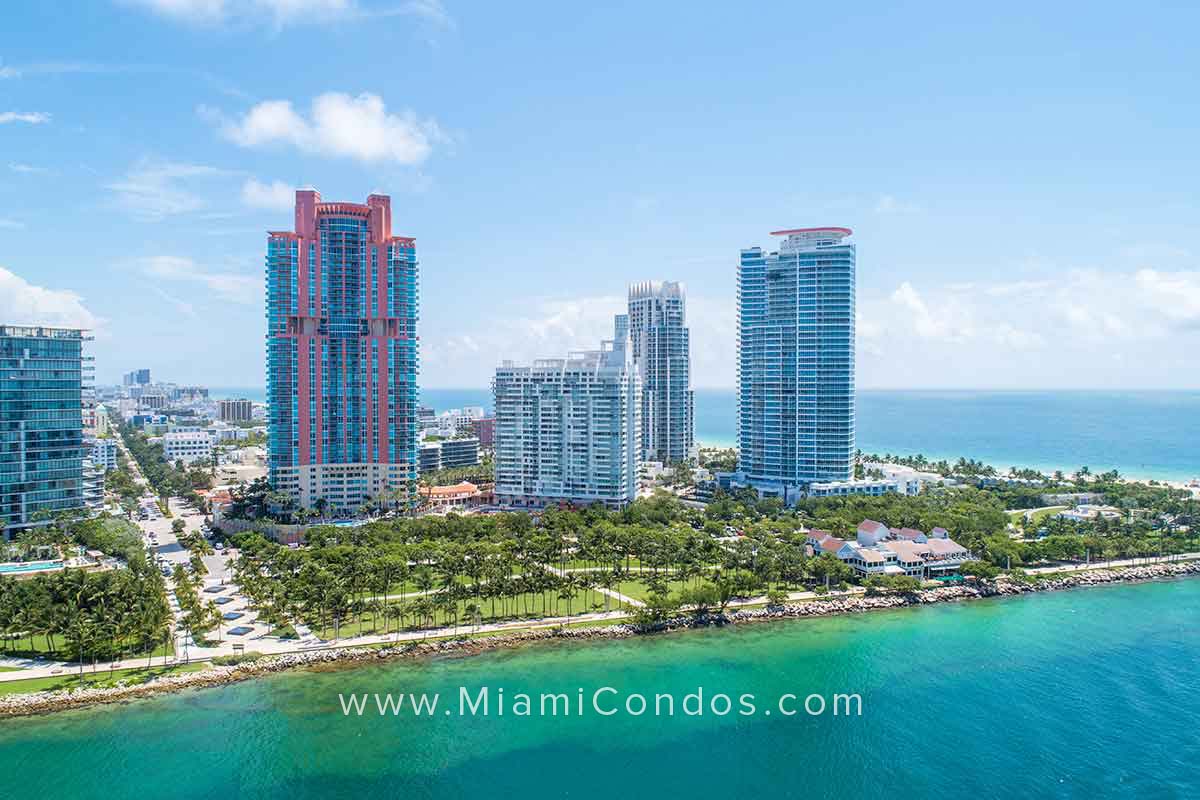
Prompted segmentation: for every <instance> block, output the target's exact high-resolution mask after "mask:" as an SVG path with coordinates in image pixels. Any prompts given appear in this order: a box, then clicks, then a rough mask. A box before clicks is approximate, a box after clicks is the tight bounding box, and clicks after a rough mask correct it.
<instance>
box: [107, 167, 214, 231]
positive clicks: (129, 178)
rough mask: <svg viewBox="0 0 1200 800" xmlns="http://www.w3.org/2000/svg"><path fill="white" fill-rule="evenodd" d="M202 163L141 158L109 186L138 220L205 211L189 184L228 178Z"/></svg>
mask: <svg viewBox="0 0 1200 800" xmlns="http://www.w3.org/2000/svg"><path fill="white" fill-rule="evenodd" d="M229 174H230V173H229V172H227V171H226V170H222V169H218V168H216V167H209V166H205V165H203V164H181V163H176V162H171V161H157V160H154V159H142V160H141V161H139V162H138V163H137V164H136V165H135V166H134V167H133V168H132V169H131V170H130V171H129V172H128V173H127V174H126V175H125V177H123V178H122V179H121V180H119V181H115V182H113V183H110V184H108V185H107V186H106V188H108V189H110V190H111V191H113V192H114V193H116V196H117V200H118V202H119V203H120V204H121V205H122V206H123V207H124V208H125V209H126V210H127V211H129V212H130V213H131V214H133V215H134V216H135V217H136V218H138V219H141V220H146V221H157V220H161V219H163V218H165V217H169V216H174V215H176V214H186V213H188V212H191V211H196V210H198V209H200V208H203V207H204V205H205V203H204V200H203V198H201V197H200V196H199V195H197V194H196V193H195V192H193V191H191V190H190V189H188V188H187V187H186V185H185V183H186V181H188V180H190V179H194V178H212V177H219V176H225V175H229Z"/></svg>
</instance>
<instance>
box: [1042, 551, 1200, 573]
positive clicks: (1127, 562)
mask: <svg viewBox="0 0 1200 800" xmlns="http://www.w3.org/2000/svg"><path fill="white" fill-rule="evenodd" d="M1198 559H1200V553H1181V554H1180V555H1177V556H1162V557H1159V556H1151V557H1148V558H1147V557H1141V558H1122V559H1118V560H1116V561H1092V562H1090V563H1087V564H1063V565H1062V566H1051V567H1032V568H1030V569H1027V570H1025V571H1026V572H1027V573H1029V574H1030V575H1044V574H1046V573H1050V572H1084V571H1086V570H1089V569H1109V568H1110V567H1111V568H1116V567H1144V566H1149V565H1150V564H1167V563H1170V562H1172V561H1196V560H1198Z"/></svg>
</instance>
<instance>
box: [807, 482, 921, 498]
mask: <svg viewBox="0 0 1200 800" xmlns="http://www.w3.org/2000/svg"><path fill="white" fill-rule="evenodd" d="M893 492H895V493H898V494H908V495H913V494H919V493H920V492H921V482H920V481H919V480H898V479H892V478H881V479H875V480H852V481H821V482H818V483H810V484H809V485H808V496H809V497H845V496H848V495H853V494H865V495H873V496H877V495H881V494H891V493H893Z"/></svg>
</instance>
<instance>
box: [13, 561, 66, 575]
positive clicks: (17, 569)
mask: <svg viewBox="0 0 1200 800" xmlns="http://www.w3.org/2000/svg"><path fill="white" fill-rule="evenodd" d="M62 565H63V562H61V561H34V562H33V563H30V564H0V575H21V574H23V573H26V572H44V571H45V570H48V569H62Z"/></svg>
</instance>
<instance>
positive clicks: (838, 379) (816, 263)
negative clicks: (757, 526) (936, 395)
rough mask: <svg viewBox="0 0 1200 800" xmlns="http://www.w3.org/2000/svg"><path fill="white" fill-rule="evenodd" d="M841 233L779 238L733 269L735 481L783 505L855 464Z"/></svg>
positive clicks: (846, 251)
mask: <svg viewBox="0 0 1200 800" xmlns="http://www.w3.org/2000/svg"><path fill="white" fill-rule="evenodd" d="M850 233H851V232H850V230H848V229H846V228H812V229H800V230H794V231H780V232H779V233H778V235H782V236H785V237H786V238H785V239H784V241H783V243H782V245H781V246H780V248H779V250H778V251H775V252H764V251H763V250H762V248H759V247H754V248H750V249H748V250H743V251H742V252H741V262H740V264H739V267H738V282H737V285H738V295H737V304H738V362H737V369H738V373H737V384H738V474H739V478H740V479H741V480H742V481H744V482H746V483H747V484H749V485H751V486H755V487H756V488H758V489H759V490H760V491H762V492H763V493H766V494H775V495H778V496H781V497H783V498H784V499H785V500H787V501H788V502H791V501H792V500H794V499H795V498H796V497H797V496H798V494H799V493H800V492H802V491H803V490H804V488H805V487H806V486H807V485H808V484H810V483H812V482H814V481H837V480H849V479H850V478H851V477H852V475H853V465H854V345H855V339H854V327H855V325H854V305H855V246H854V244H852V243H847V242H844V241H843V240H844V239H845V237H847V236H849V235H850Z"/></svg>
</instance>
